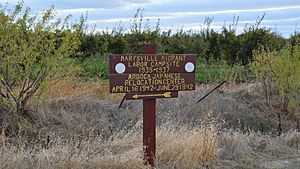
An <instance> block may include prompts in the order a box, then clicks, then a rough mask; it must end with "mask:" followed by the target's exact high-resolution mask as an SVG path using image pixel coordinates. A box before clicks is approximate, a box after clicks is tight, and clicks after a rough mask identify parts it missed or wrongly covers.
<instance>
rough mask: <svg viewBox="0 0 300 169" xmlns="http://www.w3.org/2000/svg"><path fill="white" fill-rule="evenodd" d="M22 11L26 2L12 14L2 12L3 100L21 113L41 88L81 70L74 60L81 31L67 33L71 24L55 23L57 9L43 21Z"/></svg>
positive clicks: (0, 66)
mask: <svg viewBox="0 0 300 169" xmlns="http://www.w3.org/2000/svg"><path fill="white" fill-rule="evenodd" d="M22 10H23V2H20V3H19V4H18V5H16V7H15V9H14V10H13V11H12V12H9V11H6V10H4V9H1V10H0V20H1V24H0V76H1V79H2V85H1V86H0V99H2V100H3V101H5V102H7V103H8V104H10V105H15V106H16V108H17V111H18V112H19V113H24V112H25V111H24V108H25V106H26V104H27V102H28V100H29V99H30V98H31V97H32V96H34V95H35V94H36V93H37V92H38V91H39V90H40V89H41V86H44V85H45V84H47V83H49V82H52V81H54V80H59V79H61V78H62V77H65V76H68V75H72V74H74V73H76V72H77V71H78V70H79V69H78V68H77V67H75V66H74V64H75V60H74V59H72V58H71V57H70V56H74V55H77V52H78V51H77V49H78V47H79V45H80V41H79V33H78V32H80V29H81V27H80V25H73V26H72V28H70V29H63V27H64V25H66V22H67V21H64V22H62V21H61V20H56V21H54V15H53V8H51V9H49V10H47V11H45V12H44V13H43V15H42V16H41V18H40V19H39V17H37V16H31V15H30V9H29V8H27V9H25V11H24V12H22Z"/></svg>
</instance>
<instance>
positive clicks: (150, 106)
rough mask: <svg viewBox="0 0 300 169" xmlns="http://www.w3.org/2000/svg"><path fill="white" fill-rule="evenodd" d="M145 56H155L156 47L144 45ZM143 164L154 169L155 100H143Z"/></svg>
mask: <svg viewBox="0 0 300 169" xmlns="http://www.w3.org/2000/svg"><path fill="white" fill-rule="evenodd" d="M144 53H145V54H156V45H145V46H144ZM143 150H144V163H145V164H146V165H147V164H149V165H151V166H152V167H154V160H155V150H156V99H155V98H151V99H143Z"/></svg>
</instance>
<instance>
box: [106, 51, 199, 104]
mask: <svg viewBox="0 0 300 169" xmlns="http://www.w3.org/2000/svg"><path fill="white" fill-rule="evenodd" d="M109 65H110V68H109V71H110V92H111V93H138V92H156V93H157V92H160V93H163V92H171V91H184V90H195V69H196V55H192V54H174V55H166V54H157V55H154V54H149V55H147V54H141V55H111V56H110V62H109ZM157 96H158V95H157ZM171 96H174V97H176V95H175V94H173V95H171ZM126 98H127V97H126ZM141 98H142V97H141ZM162 98H164V97H162Z"/></svg>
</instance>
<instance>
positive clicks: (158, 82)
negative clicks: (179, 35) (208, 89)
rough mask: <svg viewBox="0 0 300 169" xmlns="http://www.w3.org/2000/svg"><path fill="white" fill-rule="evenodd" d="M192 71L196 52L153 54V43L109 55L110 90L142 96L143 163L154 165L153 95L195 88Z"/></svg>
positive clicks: (170, 94)
mask: <svg viewBox="0 0 300 169" xmlns="http://www.w3.org/2000/svg"><path fill="white" fill-rule="evenodd" d="M195 70H196V55H194V54H156V45H155V44H146V45H144V54H113V55H110V58H109V84H110V93H126V95H125V99H126V100H137V99H143V151H144V163H145V165H151V166H153V167H154V165H155V148H156V145H155V143H156V119H155V116H156V108H155V106H156V98H173V97H178V91H185V90H195Z"/></svg>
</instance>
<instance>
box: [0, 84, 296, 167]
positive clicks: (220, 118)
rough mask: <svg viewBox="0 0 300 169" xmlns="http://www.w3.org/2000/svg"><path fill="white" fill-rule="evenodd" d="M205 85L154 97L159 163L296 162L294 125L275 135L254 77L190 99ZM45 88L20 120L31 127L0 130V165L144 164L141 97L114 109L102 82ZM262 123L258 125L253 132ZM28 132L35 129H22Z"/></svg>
mask: <svg viewBox="0 0 300 169" xmlns="http://www.w3.org/2000/svg"><path fill="white" fill-rule="evenodd" d="M211 88H212V86H209V85H203V86H199V87H198V89H197V90H196V91H195V92H184V93H181V94H180V97H179V98H175V99H160V100H158V101H157V159H156V166H157V168H180V169H181V168H183V169H185V168H187V169H191V168H268V166H269V165H270V166H275V167H276V166H283V167H281V168H284V167H285V168H293V166H295V167H294V168H295V169H298V168H300V164H299V163H295V162H292V160H291V161H289V159H293V158H294V161H297V159H298V158H300V157H299V154H297V146H299V144H300V135H299V133H297V132H295V131H289V132H287V131H285V132H284V134H283V135H281V136H276V135H274V132H272V131H273V130H272V128H273V126H275V127H276V120H275V121H274V120H272V119H267V118H266V116H267V115H269V114H271V113H272V112H268V109H267V108H266V106H265V105H264V104H262V102H261V99H262V97H261V96H260V94H259V92H258V91H257V90H256V87H255V85H248V86H247V85H243V86H241V87H240V88H238V89H236V90H233V89H228V88H224V89H221V90H219V91H216V92H214V93H213V94H212V95H210V96H209V97H208V98H207V99H206V100H204V101H203V102H201V104H195V102H196V100H197V98H200V97H201V96H203V95H204V94H205V93H206V91H208V90H210V89H211ZM46 94H47V97H48V101H47V102H43V103H42V105H39V106H38V107H37V108H36V110H35V111H33V112H32V116H33V122H34V123H30V121H26V123H25V122H24V123H22V125H20V126H21V127H22V128H21V129H20V131H30V132H27V133H26V132H25V133H24V132H21V133H20V135H16V136H14V137H8V136H7V135H5V130H4V128H2V129H3V130H1V131H0V168H9V169H10V168H22V169H23V168H25V169H26V168H28V169H29V168H30V169H31V168H33V169H34V168H62V169H64V168H101V169H102V168H103V169H106V168H109V169H110V168H113V169H114V168H115V169H119V168H120V169H123V168H124V169H125V168H126V169H127V168H130V169H131V168H133V169H135V168H147V167H146V166H144V165H143V161H142V159H143V157H142V155H143V152H142V104H141V101H125V102H124V105H123V107H122V108H121V109H118V104H119V101H120V100H121V98H122V97H121V95H109V94H108V92H107V86H106V87H105V86H102V85H101V83H100V82H99V83H98V82H97V83H96V82H88V83H79V82H78V83H77V82H74V80H69V81H68V80H64V81H63V82H62V83H60V84H57V86H53V87H52V88H50V90H49V91H48V92H47V93H46ZM264 113H266V114H264ZM267 113H269V114H267ZM2 118H3V119H5V116H3V117H2ZM7 119H8V118H7ZM8 120H9V119H8ZM11 123H12V121H8V124H11ZM286 124H288V122H287V123H286ZM286 124H285V123H284V127H285V126H286ZM261 125H262V127H263V128H264V132H263V133H260V132H257V131H259V130H260V128H261ZM224 128H229V129H227V130H225V129H224ZM252 129H253V130H252ZM28 133H34V134H31V135H30V137H24V135H28ZM48 138H49V140H47V139H48ZM48 141H49V142H48ZM298 151H299V149H298ZM280 159H281V161H280ZM282 159H288V161H289V162H290V163H291V164H293V165H288V166H287V165H286V164H285V163H284V162H285V161H282ZM278 160H279V161H278ZM277 164H279V165H277ZM298 164H299V165H298ZM275 167H273V168H275ZM148 168H149V167H148Z"/></svg>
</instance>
